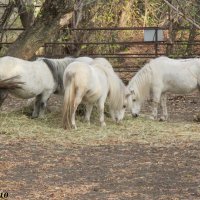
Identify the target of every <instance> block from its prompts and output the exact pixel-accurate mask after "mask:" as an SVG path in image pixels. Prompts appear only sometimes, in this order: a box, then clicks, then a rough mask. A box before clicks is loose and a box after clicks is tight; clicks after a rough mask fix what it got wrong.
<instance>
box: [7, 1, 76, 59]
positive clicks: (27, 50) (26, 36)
mask: <svg viewBox="0 0 200 200" xmlns="http://www.w3.org/2000/svg"><path fill="white" fill-rule="evenodd" d="M74 4H75V0H54V1H52V0H46V1H45V3H44V4H43V6H42V8H41V11H40V14H39V15H38V17H37V18H36V20H35V22H34V24H33V26H31V27H30V28H29V29H27V30H25V31H24V32H23V33H22V34H21V35H20V36H19V37H18V39H17V40H16V41H15V42H14V43H13V44H12V45H11V46H10V48H9V49H8V52H7V55H10V56H14V57H18V58H23V59H27V60H28V59H31V58H32V57H33V56H34V53H35V52H36V51H37V50H38V49H39V47H41V46H43V45H44V44H45V43H46V42H49V41H51V40H53V39H54V38H55V37H56V36H57V34H58V33H59V30H60V29H61V28H62V27H63V26H64V25H66V24H65V23H62V20H61V19H62V17H63V15H64V14H66V13H71V12H72V11H73V10H74Z"/></svg>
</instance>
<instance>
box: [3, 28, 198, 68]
mask: <svg viewBox="0 0 200 200" xmlns="http://www.w3.org/2000/svg"><path fill="white" fill-rule="evenodd" d="M148 30H150V31H151V30H153V31H154V36H153V39H152V40H149V41H145V40H144V33H145V31H147V32H148ZM160 30H161V31H162V32H163V38H162V39H160V38H159V35H158V33H159V31H160ZM3 31H23V29H22V28H8V29H4V30H3ZM62 31H66V32H70V33H71V34H73V33H79V35H80V34H84V33H86V32H88V34H90V35H91V34H94V35H95V34H96V35H98V33H100V32H103V34H105V36H107V35H109V34H110V35H111V37H110V39H109V41H107V40H106V41H104V40H103V39H101V40H98V39H96V40H95V41H90V40H86V41H64V42H63V41H62V42H48V43H46V44H45V45H44V47H43V48H44V53H43V55H41V56H47V57H63V56H91V57H106V58H108V59H109V60H111V62H115V63H120V65H115V66H116V68H115V70H116V71H119V72H130V71H137V70H138V67H141V63H144V62H146V60H147V59H151V58H155V57H158V56H162V55H167V56H171V57H178V58H180V57H181V58H186V57H198V56H200V40H198V38H196V39H195V40H194V41H192V42H190V41H188V37H187V35H188V34H189V33H188V32H189V28H188V27H181V28H180V27H179V29H178V30H177V31H179V32H181V33H182V36H183V37H181V36H179V38H178V39H176V40H175V41H173V42H170V41H169V40H168V38H167V37H168V36H167V34H168V29H167V28H161V27H108V28H77V29H73V28H71V29H63V30H62ZM126 31H129V34H130V35H131V34H132V36H133V37H130V40H129V41H124V40H120V39H119V37H117V39H116V37H112V35H115V34H114V33H116V32H117V34H118V35H120V34H122V33H124V32H126ZM183 33H184V34H183ZM103 34H102V35H103ZM105 38H108V37H105ZM10 44H11V43H10V42H2V43H0V45H1V46H2V45H7V46H8V45H10ZM72 46H73V48H79V49H81V48H82V47H84V51H80V52H79V54H78V55H77V54H76V53H74V52H73V53H71V52H69V51H67V49H70V47H72ZM102 46H103V47H104V48H106V49H107V51H106V52H105V51H101V49H104V48H101V47H102ZM116 46H117V48H116ZM188 46H190V47H192V49H193V52H192V53H190V54H188V52H186V51H185V49H186V48H187V47H188ZM58 47H59V49H61V51H57V49H58ZM97 47H98V48H97ZM172 47H173V49H174V50H173V53H171V52H170V49H172ZM87 48H88V49H89V51H87ZM96 49H98V51H95V50H96ZM180 49H182V50H181V52H180Z"/></svg>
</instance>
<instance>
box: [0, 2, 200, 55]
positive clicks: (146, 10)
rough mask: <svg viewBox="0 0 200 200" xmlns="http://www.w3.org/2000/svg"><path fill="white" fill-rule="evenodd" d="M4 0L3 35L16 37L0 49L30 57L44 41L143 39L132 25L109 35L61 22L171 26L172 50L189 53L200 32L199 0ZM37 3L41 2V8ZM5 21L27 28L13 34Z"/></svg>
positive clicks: (79, 48)
mask: <svg viewBox="0 0 200 200" xmlns="http://www.w3.org/2000/svg"><path fill="white" fill-rule="evenodd" d="M4 4H5V5H7V6H5V7H1V8H0V13H1V15H0V16H1V20H0V33H1V41H2V42H14V43H13V44H12V45H10V46H9V47H5V46H4V47H1V54H2V55H5V54H7V55H12V56H16V57H20V58H24V59H31V57H33V56H34V54H35V52H36V51H37V50H38V49H39V48H40V47H41V46H43V45H44V44H45V43H46V42H56V41H59V42H60V41H63V42H66V41H71V42H75V41H79V42H81V41H97V39H98V40H104V41H110V40H112V39H113V40H125V41H129V40H130V38H134V40H137V38H138V39H141V38H140V35H141V34H140V33H139V34H138V35H133V34H132V33H131V32H129V31H126V33H119V32H117V31H115V32H112V33H106V35H105V32H104V31H101V32H98V34H96V35H94V34H91V33H90V32H86V31H85V32H83V31H82V32H81V31H80V32H77V31H72V32H71V31H69V30H68V29H63V28H77V27H78V28H85V27H135V26H160V27H167V28H168V29H169V31H168V36H167V37H168V38H167V39H168V41H169V43H171V44H172V45H171V46H170V48H169V49H168V51H169V52H172V53H174V52H177V51H180V50H181V51H182V52H183V53H184V54H187V55H191V53H192V50H193V49H192V48H193V47H192V45H191V43H192V42H193V41H194V40H195V38H198V36H199V31H198V26H199V24H200V17H199V9H200V4H199V1H198V0H191V1H187V0H181V1H180V0H165V1H163V0H107V1H106V0H55V1H51V0H46V1H45V0H28V1H25V0H1V1H0V6H1V5H4ZM37 5H41V9H40V6H37ZM170 5H171V6H170ZM182 26H189V27H190V30H189V32H187V33H185V32H183V31H181V30H180V27H182ZM7 27H19V28H20V27H24V28H25V30H24V31H21V32H19V31H18V32H12V34H11V32H9V31H6V29H5V28H7ZM180 38H184V39H185V40H187V41H190V43H188V44H187V45H185V46H184V48H183V49H180V48H178V49H176V48H175V47H174V45H173V42H174V41H175V40H176V39H180ZM87 48H91V47H87ZM98 48H105V49H106V48H107V47H98ZM115 48H119V47H117V46H116V47H115ZM119 49H120V48H119ZM84 50H85V47H84V46H83V45H82V46H81V45H76V46H73V45H72V46H71V47H69V49H68V51H69V52H70V53H72V54H74V53H76V54H77V55H78V54H79V53H80V52H81V51H84Z"/></svg>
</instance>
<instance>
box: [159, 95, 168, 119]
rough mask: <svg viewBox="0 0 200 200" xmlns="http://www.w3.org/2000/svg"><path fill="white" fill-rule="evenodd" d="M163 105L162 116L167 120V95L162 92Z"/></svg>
mask: <svg viewBox="0 0 200 200" xmlns="http://www.w3.org/2000/svg"><path fill="white" fill-rule="evenodd" d="M161 107H162V116H161V117H160V120H161V121H165V120H167V119H168V113H167V95H166V94H162V95H161Z"/></svg>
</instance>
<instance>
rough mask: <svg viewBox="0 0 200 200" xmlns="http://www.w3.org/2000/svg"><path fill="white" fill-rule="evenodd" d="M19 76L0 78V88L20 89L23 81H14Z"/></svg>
mask: <svg viewBox="0 0 200 200" xmlns="http://www.w3.org/2000/svg"><path fill="white" fill-rule="evenodd" d="M18 78H20V76H13V77H11V78H7V79H3V80H0V89H5V90H15V89H22V85H23V84H24V82H20V81H16V79H18Z"/></svg>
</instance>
